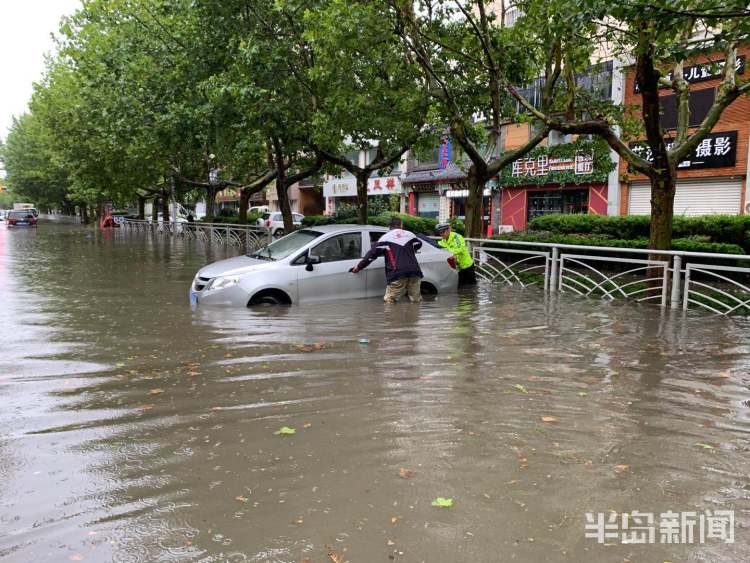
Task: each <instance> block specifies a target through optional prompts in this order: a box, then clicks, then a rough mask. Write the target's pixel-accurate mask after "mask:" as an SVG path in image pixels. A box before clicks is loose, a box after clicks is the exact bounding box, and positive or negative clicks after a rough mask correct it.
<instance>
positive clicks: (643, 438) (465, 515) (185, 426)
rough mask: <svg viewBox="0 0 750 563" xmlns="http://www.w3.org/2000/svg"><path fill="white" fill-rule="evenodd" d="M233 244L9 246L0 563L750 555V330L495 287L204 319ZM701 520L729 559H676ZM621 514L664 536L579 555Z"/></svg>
mask: <svg viewBox="0 0 750 563" xmlns="http://www.w3.org/2000/svg"><path fill="white" fill-rule="evenodd" d="M236 252H237V251H236V250H234V249H230V250H226V249H222V248H213V249H206V248H205V247H203V246H202V245H201V244H199V243H195V242H193V243H185V242H183V241H169V240H164V239H161V238H158V237H157V238H152V237H151V236H148V235H128V234H127V233H116V234H114V235H111V236H109V237H107V238H104V237H102V235H100V234H98V233H97V232H95V231H94V230H87V229H84V228H82V227H76V226H65V225H49V224H42V225H41V226H40V227H39V228H38V230H36V231H33V230H27V231H22V230H17V231H7V230H6V229H5V228H4V227H3V228H0V405H2V406H1V407H0V560H2V561H14V562H15V561H19V562H27V561H29V562H30V561H34V562H42V561H118V562H146V561H149V562H150V561H264V562H265V561H274V562H277V561H278V562H302V561H310V562H318V561H320V562H331V561H332V562H334V563H338V562H343V561H350V562H353V563H356V562H378V561H382V562H384V563H388V562H389V561H399V562H401V561H402V562H422V561H426V562H472V563H475V562H485V561H486V562H494V561H522V562H527V561H528V562H544V561H571V562H597V563H598V562H604V561H606V562H609V561H612V562H623V561H633V562H635V561H654V562H659V563H661V562H663V561H672V562H677V561H711V562H737V561H747V560H749V559H750V545H748V537H749V534H750V530H748V526H750V501H749V499H750V477H749V476H748V473H750V472H749V471H748V469H750V457H749V456H748V453H749V451H750V441H749V439H748V438H749V434H748V432H749V431H750V390H749V387H748V386H749V385H750V369H748V368H749V367H750V330H748V329H750V324H749V323H748V322H747V321H745V320H729V319H723V318H715V317H709V316H705V315H691V316H689V317H687V318H682V317H680V316H677V317H675V318H672V317H671V316H670V315H668V314H664V312H662V311H661V309H659V308H658V307H653V306H643V307H638V306H635V305H632V304H627V303H620V302H618V303H614V304H606V303H601V302H598V301H593V300H584V299H578V298H573V297H563V298H561V299H559V300H557V301H556V302H551V301H549V300H545V299H544V298H543V296H542V294H541V293H540V292H539V291H537V290H536V289H533V288H532V289H527V290H515V289H510V288H489V287H480V288H479V289H478V290H477V291H476V292H475V293H474V292H472V293H466V294H461V295H457V296H444V297H440V298H439V299H437V300H433V301H429V302H425V303H423V304H422V305H421V306H413V305H410V304H405V303H404V304H400V305H398V306H396V307H390V308H388V307H386V306H384V304H383V303H382V302H380V301H379V300H377V299H370V300H360V301H353V302H344V303H337V304H335V305H330V304H326V305H320V306H304V307H296V306H293V307H281V308H265V309H260V310H254V311H253V310H244V309H243V310H230V309H213V310H211V309H198V310H196V311H192V310H191V309H190V307H189V306H188V303H187V288H188V285H189V283H190V280H191V279H192V276H193V275H194V273H195V271H196V270H197V269H198V268H199V267H200V266H202V265H203V264H205V263H207V262H209V261H213V260H216V259H220V258H223V257H225V256H227V255H230V254H234V253H236ZM361 338H367V339H369V344H360V343H359V339H361ZM282 427H289V428H293V429H295V433H294V434H292V435H287V436H284V435H280V434H275V433H276V432H277V431H279V429H280V428H282ZM437 497H445V498H450V499H452V500H453V506H452V507H450V508H441V507H435V506H432V502H433V500H434V499H436V498H437ZM706 509H709V510H733V511H734V517H735V528H734V532H735V541H734V543H733V544H728V543H725V542H724V541H722V540H720V539H716V538H707V539H706V541H705V543H703V544H701V543H699V538H698V535H699V534H698V526H697V525H696V526H695V529H694V532H695V538H694V542H693V543H692V544H684V545H683V544H679V545H667V544H665V543H662V542H661V541H660V540H661V538H660V530H659V518H660V517H659V515H660V514H661V513H662V512H666V511H667V510H672V511H675V512H677V513H679V512H691V511H692V512H696V513H703V511H704V510H706ZM610 511H616V512H617V513H622V512H631V513H632V512H633V511H641V512H647V513H655V518H656V532H655V539H654V541H653V543H652V544H646V545H632V544H623V542H622V539H621V537H620V536H616V537H614V538H608V539H606V540H605V544H599V543H597V540H596V539H593V538H586V537H585V529H584V525H585V514H586V513H587V512H589V513H594V514H596V513H604V517H605V519H606V518H609V514H610ZM618 522H619V521H618ZM621 529H622V526H621V525H620V527H619V530H621ZM647 541H648V540H647Z"/></svg>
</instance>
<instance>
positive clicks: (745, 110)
mask: <svg viewBox="0 0 750 563" xmlns="http://www.w3.org/2000/svg"><path fill="white" fill-rule="evenodd" d="M738 54H739V55H745V57H746V59H745V72H744V74H742V75H738V76H739V77H740V78H743V79H748V78H750V45H748V46H745V47H741V48H740V49H738ZM709 58H711V59H713V60H716V59H721V58H724V57H723V55H721V54H713V55H711V56H710V57H698V58H696V59H694V60H691V61H689V62H687V63H686V66H687V65H689V64H696V63H702V62H706V61H707V60H709ZM719 82H720V81H719V79H715V80H707V81H706V82H699V83H697V84H691V85H690V90H703V89H704V88H716V87H717V86H718V85H719ZM634 85H635V70H634V68H631V69H629V70H628V72H627V73H626V75H625V96H624V98H625V102H624V103H625V105H626V106H639V107H640V106H641V95H640V94H638V93H636V92H635V91H634ZM672 94H674V91H672V90H670V89H668V88H665V89H664V90H662V91H661V94H660V95H662V96H669V95H672ZM693 130H694V129H691V131H693ZM713 131H714V132H716V133H719V132H723V131H737V162H736V164H735V166H733V167H726V168H704V169H702V170H678V172H677V177H678V179H679V178H717V177H721V176H745V175H746V174H747V156H748V138H749V137H750V97H748V96H743V97H741V98H739V99H737V100H735V101H734V102H733V103H732V104H731V105H730V106H729V107H728V108H727V109H725V110H724V113H723V114H722V115H721V118H720V119H719V121H718V123H717V124H716V126H715V127H714V128H713ZM626 173H627V164H626V163H625V161H624V160H622V159H620V174H621V175H623V174H626ZM629 180H630V182H633V181H642V180H646V177H645V176H642V175H634V174H631V175H630V178H629ZM627 195H628V184H627V183H626V182H623V183H622V184H621V198H620V214H621V215H625V214H627V211H628V198H627Z"/></svg>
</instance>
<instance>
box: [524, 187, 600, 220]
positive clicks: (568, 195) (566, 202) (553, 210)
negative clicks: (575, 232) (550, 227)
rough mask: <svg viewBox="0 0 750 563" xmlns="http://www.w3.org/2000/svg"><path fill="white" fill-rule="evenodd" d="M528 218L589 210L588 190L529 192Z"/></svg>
mask: <svg viewBox="0 0 750 563" xmlns="http://www.w3.org/2000/svg"><path fill="white" fill-rule="evenodd" d="M528 197H529V200H528V201H529V207H528V220H529V221H530V220H532V219H533V218H534V217H540V216H542V215H552V214H561V213H564V214H572V213H588V212H589V191H588V190H549V191H544V192H529V194H528Z"/></svg>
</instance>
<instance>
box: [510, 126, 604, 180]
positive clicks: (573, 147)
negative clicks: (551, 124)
mask: <svg viewBox="0 0 750 563" xmlns="http://www.w3.org/2000/svg"><path fill="white" fill-rule="evenodd" d="M576 154H583V155H589V154H593V156H594V170H593V172H592V173H591V174H576V173H575V171H574V170H565V171H558V172H550V173H549V174H546V175H544V176H521V175H519V176H514V175H513V169H512V167H511V166H506V167H505V168H504V169H503V170H502V171H501V173H500V183H501V184H502V185H503V186H521V185H529V184H539V185H541V184H561V185H566V184H568V185H570V184H586V183H589V182H606V181H607V176H608V175H609V173H610V172H611V171H612V170H614V168H615V163H614V162H612V159H611V158H610V155H609V145H607V143H605V142H604V141H600V140H596V141H590V140H587V139H584V138H582V137H581V138H579V139H578V140H576V142H574V143H564V144H561V145H552V146H551V147H549V146H539V147H536V148H535V149H532V150H531V151H530V152H529V153H528V155H526V157H525V158H532V159H536V158H538V157H540V156H547V157H549V159H550V160H552V159H555V158H575V156H576Z"/></svg>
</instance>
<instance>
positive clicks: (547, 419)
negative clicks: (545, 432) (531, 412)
mask: <svg viewBox="0 0 750 563" xmlns="http://www.w3.org/2000/svg"><path fill="white" fill-rule="evenodd" d="M542 422H557V417H556V416H543V417H542Z"/></svg>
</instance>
